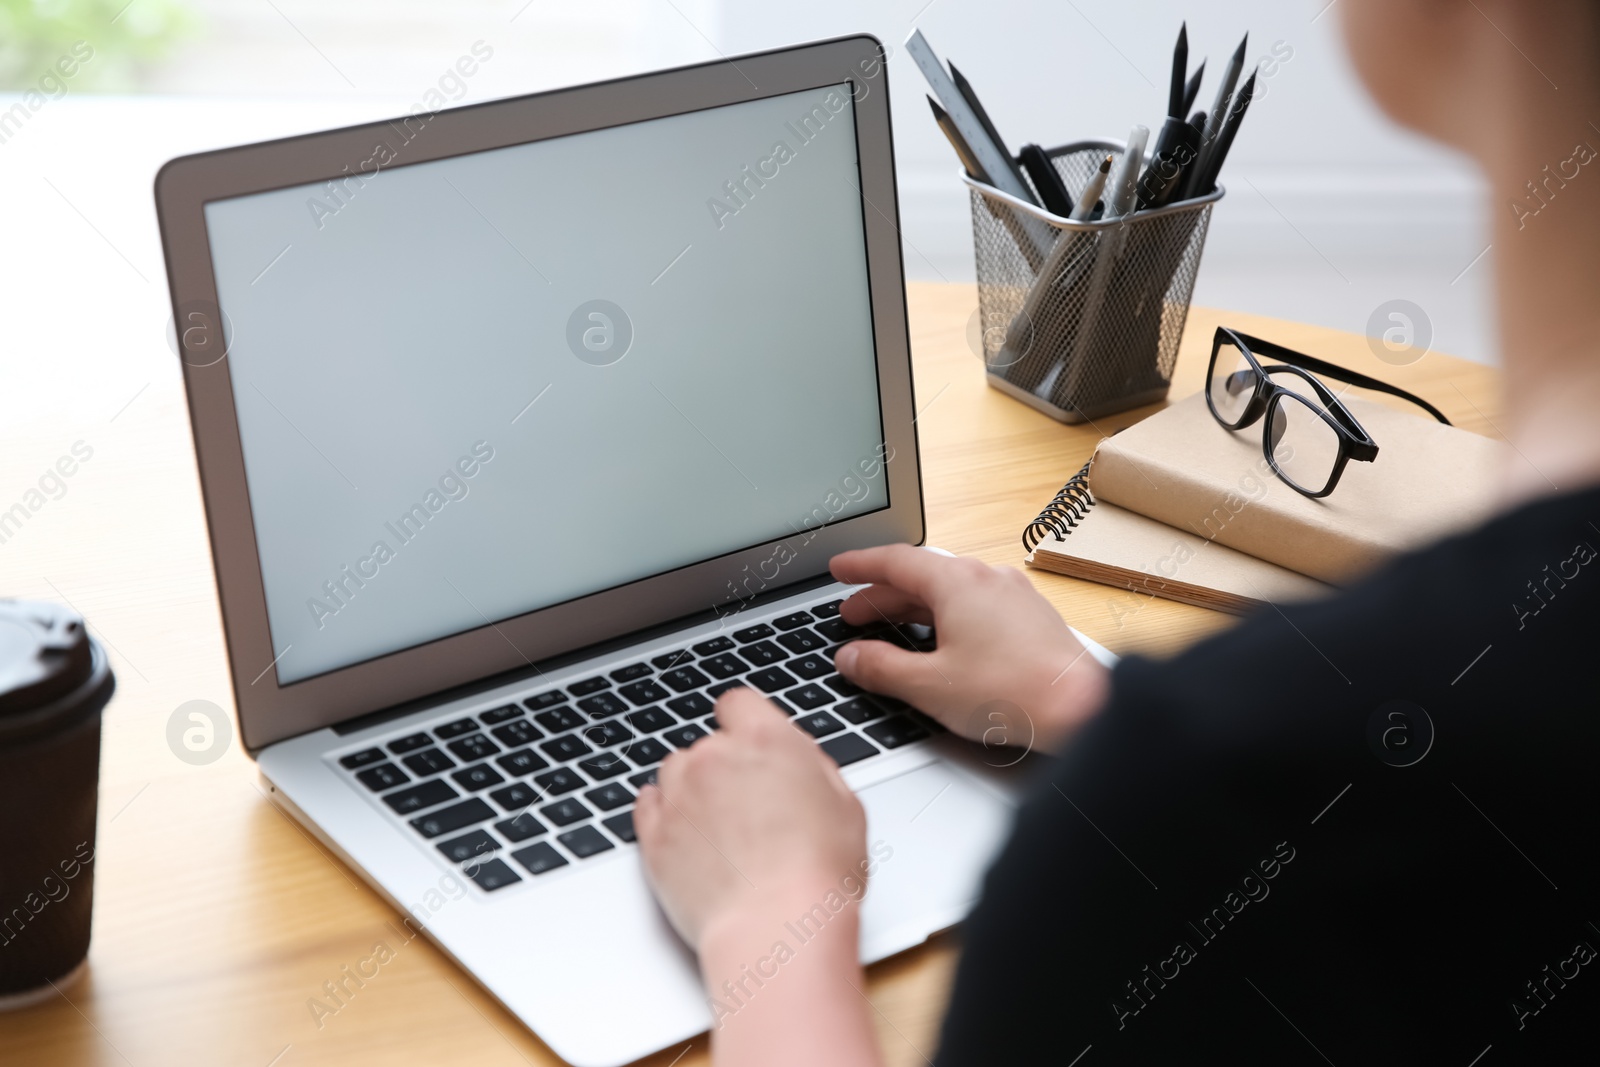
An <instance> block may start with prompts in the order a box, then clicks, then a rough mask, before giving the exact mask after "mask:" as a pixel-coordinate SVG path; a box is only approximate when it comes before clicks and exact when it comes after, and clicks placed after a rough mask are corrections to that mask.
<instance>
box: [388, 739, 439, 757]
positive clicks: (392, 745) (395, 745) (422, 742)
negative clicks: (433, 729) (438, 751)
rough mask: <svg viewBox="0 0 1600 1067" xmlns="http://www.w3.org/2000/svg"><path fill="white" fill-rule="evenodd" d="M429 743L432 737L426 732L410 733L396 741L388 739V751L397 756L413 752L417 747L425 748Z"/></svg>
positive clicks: (431, 741) (431, 742)
mask: <svg viewBox="0 0 1600 1067" xmlns="http://www.w3.org/2000/svg"><path fill="white" fill-rule="evenodd" d="M431 744H433V738H431V737H429V736H428V735H427V734H410V735H408V736H406V737H402V738H400V739H399V740H398V741H390V742H389V751H390V752H393V753H394V754H395V755H396V756H399V755H402V754H403V753H406V752H415V751H416V750H417V749H419V748H427V747H428V746H429V745H431Z"/></svg>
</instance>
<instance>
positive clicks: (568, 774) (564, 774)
mask: <svg viewBox="0 0 1600 1067" xmlns="http://www.w3.org/2000/svg"><path fill="white" fill-rule="evenodd" d="M533 783H534V785H537V786H538V787H539V788H540V789H542V790H544V791H545V792H546V793H547V794H549V795H550V796H553V797H558V796H560V795H561V794H562V793H570V792H572V791H573V790H574V789H582V788H583V786H584V784H585V783H584V780H583V779H582V778H579V777H578V775H577V772H575V771H571V770H568V769H567V768H565V767H557V768H556V769H555V770H553V771H546V772H545V773H543V774H536V775H534V776H533Z"/></svg>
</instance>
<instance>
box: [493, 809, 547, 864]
mask: <svg viewBox="0 0 1600 1067" xmlns="http://www.w3.org/2000/svg"><path fill="white" fill-rule="evenodd" d="M494 828H495V829H496V830H499V831H500V836H502V837H504V838H505V839H506V840H507V841H510V842H511V843H512V844H519V843H520V842H523V841H526V840H528V838H530V837H538V836H539V835H540V834H547V833H549V832H550V830H549V828H548V827H546V826H545V824H544V823H542V822H540V821H539V820H538V819H535V818H534V817H533V816H532V815H530V814H528V813H527V812H523V813H522V814H521V815H518V816H517V817H516V818H515V819H507V820H506V821H505V822H497V823H495V824H494ZM513 855H514V853H513Z"/></svg>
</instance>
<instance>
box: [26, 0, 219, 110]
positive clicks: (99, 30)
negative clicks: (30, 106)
mask: <svg viewBox="0 0 1600 1067" xmlns="http://www.w3.org/2000/svg"><path fill="white" fill-rule="evenodd" d="M195 25H196V20H195V17H194V15H193V14H192V13H191V12H190V11H189V9H188V8H187V7H186V6H185V5H184V4H183V3H181V2H180V0H131V2H130V0H0V91H8V90H9V91H18V90H27V89H32V88H35V87H36V86H37V85H38V83H39V79H40V78H41V77H44V76H45V75H46V74H48V73H49V72H50V71H51V69H52V68H53V67H54V66H55V64H56V61H57V60H58V59H60V58H61V57H62V56H66V55H69V54H72V52H73V46H74V45H75V44H77V42H79V41H85V42H87V43H88V45H89V47H90V48H92V49H93V50H94V53H93V57H92V58H91V59H90V60H88V61H87V62H83V63H82V64H80V65H79V67H78V71H77V73H76V74H74V75H73V77H72V79H71V81H70V83H69V84H70V85H71V87H72V88H73V89H85V88H97V89H107V90H125V89H135V88H138V87H140V86H141V85H142V84H143V83H144V82H145V81H146V80H147V79H148V77H149V75H150V73H151V72H152V71H153V70H154V69H155V67H156V66H157V65H158V64H159V63H160V61H161V60H162V59H163V58H165V56H166V55H167V53H168V52H169V51H171V49H172V47H173V46H174V45H175V44H177V43H178V42H180V41H181V40H183V39H184V38H185V37H187V36H189V34H190V33H191V32H192V31H193V30H194V28H195ZM78 54H80V55H81V54H82V49H80V50H79V53H78Z"/></svg>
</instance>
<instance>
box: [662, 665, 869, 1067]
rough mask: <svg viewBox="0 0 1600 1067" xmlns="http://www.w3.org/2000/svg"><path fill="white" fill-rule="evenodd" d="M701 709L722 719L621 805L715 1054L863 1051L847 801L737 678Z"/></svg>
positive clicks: (785, 1061) (858, 834)
mask: <svg viewBox="0 0 1600 1067" xmlns="http://www.w3.org/2000/svg"><path fill="white" fill-rule="evenodd" d="M716 715H717V720H718V722H720V723H721V726H722V729H720V730H718V731H716V732H715V733H713V734H711V735H710V736H709V737H705V738H702V739H700V740H699V741H696V742H695V743H694V744H693V745H692V746H691V747H689V748H687V749H684V750H683V751H680V752H674V753H673V754H672V755H670V756H668V757H667V758H666V759H665V760H664V761H663V762H662V764H661V771H660V773H659V775H658V776H657V780H658V783H659V784H658V785H651V786H646V787H645V788H644V789H643V790H641V791H640V793H639V799H638V801H637V802H636V803H635V806H634V815H633V818H634V827H635V829H636V831H637V832H638V835H639V848H640V851H641V852H642V853H643V857H644V864H645V871H646V874H647V875H648V877H649V880H650V884H651V886H652V888H654V890H655V893H656V898H657V899H658V900H659V901H660V902H661V906H662V908H663V909H664V910H665V912H666V914H667V918H668V919H669V920H670V921H671V923H672V925H673V926H674V927H675V928H676V929H677V931H678V933H679V934H681V935H682V936H683V939H684V940H685V941H687V942H688V943H689V944H690V945H692V946H693V947H694V949H695V951H696V952H697V953H698V954H699V956H700V972H701V977H702V979H703V980H704V982H705V986H706V994H707V1002H708V1004H709V1005H710V1007H711V1015H712V1031H713V1037H712V1048H713V1050H714V1056H715V1060H716V1062H717V1064H718V1065H719V1067H811V1065H813V1064H818V1063H826V1064H829V1065H831V1067H876V1065H877V1064H878V1063H879V1062H880V1060H879V1055H878V1048H877V1040H876V1037H875V1035H874V1033H873V1029H872V1023H871V1020H870V1019H869V1018H868V1016H867V1008H866V1005H867V1000H866V997H865V995H864V994H863V993H862V992H861V989H862V986H863V981H862V974H861V964H860V959H859V956H858V953H859V951H860V947H859V946H860V921H859V916H858V914H857V904H858V902H859V901H860V899H861V897H862V895H863V894H864V892H865V891H866V877H867V870H868V861H867V822H866V815H865V813H864V812H863V811H862V808H861V802H860V801H859V800H857V799H856V795H855V794H854V793H852V792H851V791H850V789H849V787H848V786H846V785H845V784H844V780H843V779H842V778H840V777H839V769H838V767H837V766H835V765H834V762H833V760H831V759H829V758H828V756H827V755H826V754H825V753H824V752H823V751H822V750H821V749H820V748H818V747H817V744H816V742H815V741H813V740H812V739H811V737H810V735H808V734H804V733H802V732H801V731H800V730H799V729H797V728H796V727H795V726H794V725H793V724H792V723H791V722H790V721H789V719H788V718H787V717H786V716H785V715H784V714H783V713H782V712H781V711H779V710H778V709H777V708H776V707H774V706H773V705H772V704H771V703H770V702H769V701H767V700H764V699H762V698H761V697H760V696H759V695H757V694H756V693H755V692H753V691H752V690H749V689H734V690H731V691H729V692H727V693H724V694H723V695H722V696H721V697H720V698H719V699H718V700H717V706H716ZM796 923H798V924H799V925H798V926H796V925H794V924H796ZM797 930H798V931H801V932H799V933H797V932H796V931H797Z"/></svg>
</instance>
